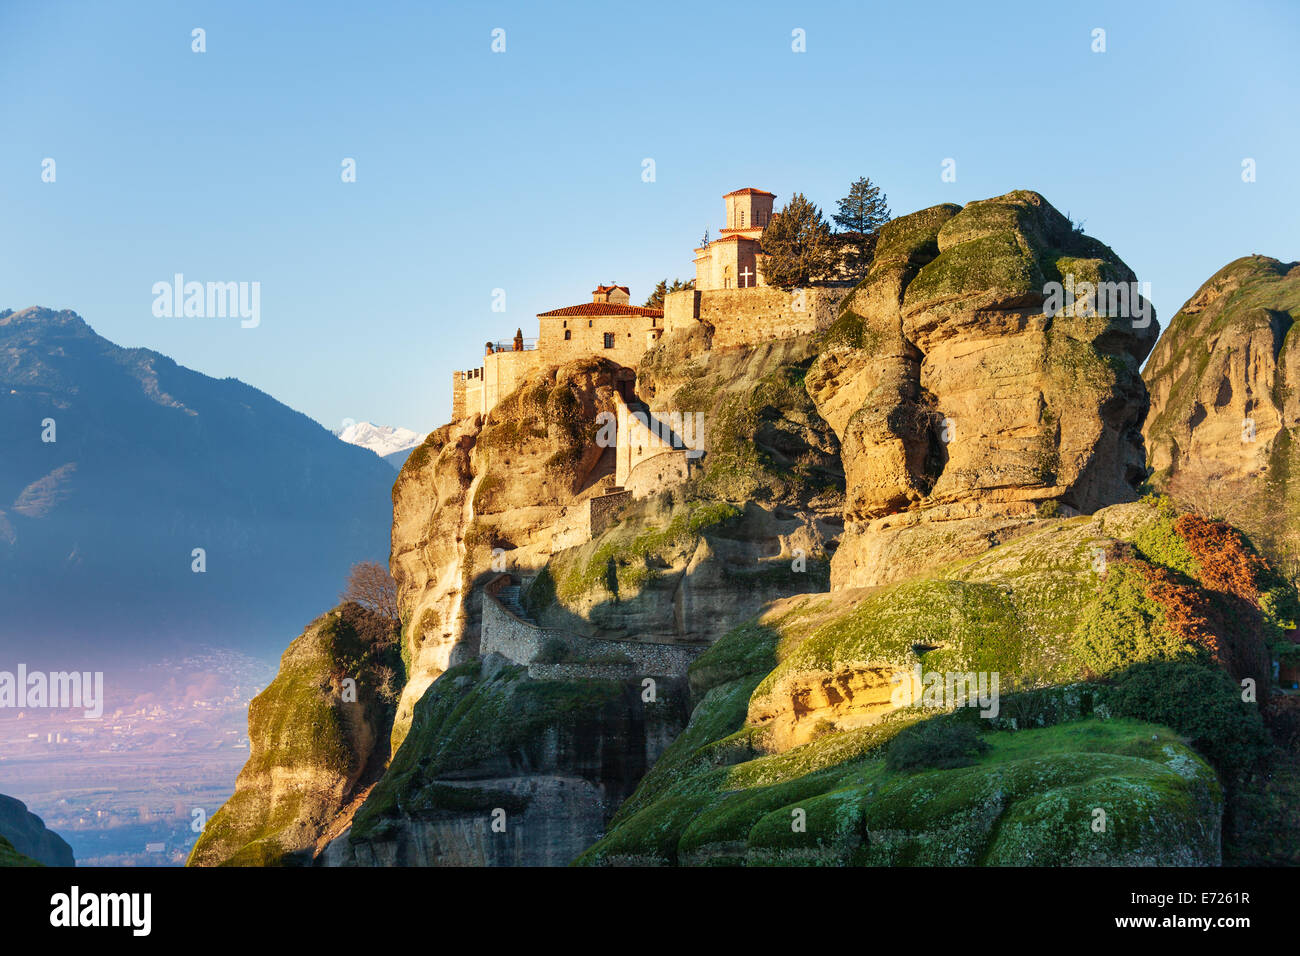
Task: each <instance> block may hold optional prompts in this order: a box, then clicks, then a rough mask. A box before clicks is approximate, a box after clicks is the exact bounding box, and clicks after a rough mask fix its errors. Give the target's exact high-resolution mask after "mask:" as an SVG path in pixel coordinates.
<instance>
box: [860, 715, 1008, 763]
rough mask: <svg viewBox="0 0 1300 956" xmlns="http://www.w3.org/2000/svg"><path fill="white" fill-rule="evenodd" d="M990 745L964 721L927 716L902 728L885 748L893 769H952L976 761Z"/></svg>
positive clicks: (886, 757)
mask: <svg viewBox="0 0 1300 956" xmlns="http://www.w3.org/2000/svg"><path fill="white" fill-rule="evenodd" d="M988 749H989V745H988V744H987V743H985V742H984V740H983V738H981V737H980V733H979V731H978V730H976V729H975V727H974V726H972V725H971V724H969V723H967V722H964V721H956V720H944V719H942V718H939V719H934V720H923V721H921V722H920V723H918V724H913V725H912V726H910V727H908V728H906V729H905V730H902V731H900V732H899V734H898V736H897V737H895V738H894V739H893V740H891V741H890V742H889V747H888V749H887V750H886V751H885V766H887V767H888V768H889V769H890V770H930V769H938V770H951V769H953V768H955V767H966V766H969V765H970V764H973V763H974V762H975V760H976V758H977V757H979V755H980V754H982V753H984V752H985V751H986V750H988Z"/></svg>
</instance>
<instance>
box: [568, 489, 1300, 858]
mask: <svg viewBox="0 0 1300 956" xmlns="http://www.w3.org/2000/svg"><path fill="white" fill-rule="evenodd" d="M1214 534H1224V535H1226V534H1228V532H1227V531H1222V530H1221V529H1216V530H1215V531H1214ZM1204 535H1205V529H1204V528H1201V527H1200V526H1199V525H1197V524H1196V522H1195V521H1180V519H1179V518H1178V517H1176V516H1174V514H1173V513H1172V511H1171V509H1170V508H1169V506H1168V505H1167V504H1166V505H1164V506H1160V505H1159V504H1158V503H1156V502H1152V503H1147V504H1142V503H1138V504H1131V505H1122V506H1115V507H1112V508H1107V509H1104V510H1102V511H1101V512H1098V513H1097V514H1096V515H1095V516H1093V517H1092V518H1074V519H1068V520H1059V519H1057V520H1048V521H1041V522H1039V523H1038V527H1036V528H1035V529H1034V530H1032V531H1030V532H1029V533H1027V534H1025V535H1024V536H1023V537H1021V538H1018V539H1016V540H1014V541H1011V542H1008V543H1006V544H1004V545H1001V546H999V547H997V548H994V549H993V550H991V551H989V552H988V553H987V554H985V555H983V556H980V557H978V558H975V559H971V560H967V561H961V562H957V563H954V564H952V565H949V566H947V567H944V568H939V569H935V570H933V571H931V572H929V573H927V574H925V575H922V576H920V577H918V578H916V579H913V580H909V581H906V582H901V583H900V584H898V585H894V586H890V587H887V588H882V589H878V590H876V591H873V592H870V593H867V594H864V595H860V596H858V599H857V600H854V599H853V598H852V597H850V596H845V595H839V596H836V595H830V596H827V597H824V598H815V597H814V598H806V599H802V600H799V601H795V600H792V601H790V602H785V604H784V605H783V606H782V607H781V608H778V609H774V610H773V611H771V612H769V613H768V614H767V615H766V616H764V617H762V618H760V619H758V620H756V621H754V622H751V623H749V624H747V625H744V626H742V627H739V628H736V629H735V630H733V631H732V632H731V633H729V634H728V635H727V636H726V637H724V638H723V639H722V640H720V641H719V642H718V643H717V644H715V645H714V646H713V647H711V648H710V649H709V650H708V651H707V652H706V653H705V654H703V655H702V656H701V657H700V658H699V659H698V660H697V661H696V663H695V664H694V665H693V667H692V671H691V676H692V689H693V691H694V694H695V697H696V700H697V705H696V707H695V710H694V712H693V714H692V717H691V723H690V725H689V726H688V727H687V729H686V731H685V732H684V733H683V734H682V736H681V737H680V738H679V739H678V741H677V742H676V743H675V744H674V745H673V747H671V748H670V749H669V750H668V751H667V752H666V753H665V755H664V757H663V758H661V760H660V761H659V762H658V763H657V764H656V765H655V767H654V768H652V770H651V771H650V772H649V773H648V774H647V776H646V778H645V780H644V781H643V782H642V784H641V786H640V788H638V790H637V792H636V793H635V794H634V795H633V796H632V797H631V798H630V799H629V800H628V801H627V802H626V803H625V804H624V806H623V807H622V808H621V810H620V811H619V813H618V815H617V816H616V818H615V820H614V823H613V826H612V827H611V830H610V833H609V834H608V835H607V837H606V838H605V839H604V840H602V841H601V842H600V843H599V844H597V845H596V846H594V847H593V848H592V849H591V850H589V851H588V852H587V853H586V854H584V856H583V857H582V859H581V862H584V863H614V862H643V863H709V862H733V863H734V862H745V863H750V864H767V863H782V862H785V863H811V862H834V863H849V864H893V865H897V864H918V865H920V864H976V863H982V864H1001V863H1017V862H1029V863H1034V864H1045V865H1062V864H1077V863H1087V862H1103V861H1104V862H1108V863H1117V862H1120V863H1135V864H1136V863H1207V862H1208V863H1212V862H1217V860H1218V859H1219V854H1220V848H1219V836H1218V826H1219V814H1220V812H1221V809H1222V805H1223V793H1222V790H1221V787H1220V783H1219V780H1218V779H1217V778H1216V775H1215V770H1217V771H1218V773H1219V774H1220V775H1222V776H1223V778H1224V780H1226V781H1228V782H1229V784H1230V785H1232V786H1236V785H1237V783H1238V782H1239V781H1240V780H1241V779H1243V777H1244V776H1245V775H1247V774H1249V773H1250V772H1251V771H1252V769H1253V768H1254V767H1256V766H1257V765H1258V763H1259V761H1260V759H1262V758H1263V757H1264V755H1265V754H1266V752H1267V750H1268V747H1269V743H1268V737H1267V735H1266V733H1265V731H1264V725H1263V722H1262V720H1261V717H1260V713H1259V711H1260V707H1259V706H1258V705H1257V704H1255V703H1253V702H1245V701H1243V699H1242V696H1243V695H1242V694H1241V687H1240V686H1239V685H1238V684H1237V683H1236V682H1235V681H1234V678H1235V677H1238V676H1241V675H1240V674H1233V676H1232V677H1229V670H1231V669H1232V668H1233V666H1234V663H1235V662H1236V658H1232V659H1228V658H1223V657H1218V658H1216V657H1215V655H1213V654H1212V653H1209V652H1208V651H1206V650H1205V649H1204V648H1201V647H1198V646H1196V645H1195V644H1194V643H1191V642H1187V641H1184V640H1180V634H1182V633H1183V632H1182V631H1181V630H1180V628H1181V627H1182V626H1183V625H1182V621H1181V619H1180V618H1178V617H1177V616H1176V615H1175V614H1173V613H1172V611H1171V609H1169V608H1168V607H1166V606H1165V605H1164V604H1162V603H1161V601H1160V600H1158V599H1153V598H1151V597H1149V596H1148V593H1147V589H1146V588H1145V587H1144V586H1143V584H1142V579H1141V577H1140V574H1139V571H1138V570H1137V569H1143V570H1151V571H1167V572H1170V573H1173V571H1174V567H1178V568H1180V570H1179V571H1178V572H1177V573H1179V574H1181V575H1184V578H1183V579H1181V580H1183V581H1185V586H1187V587H1188V588H1190V589H1191V591H1192V592H1193V593H1196V594H1198V595H1203V596H1205V598H1206V600H1207V601H1209V602H1213V601H1231V600H1232V599H1234V598H1235V597H1236V595H1237V594H1238V593H1242V594H1244V593H1250V592H1251V591H1253V590H1257V589H1259V588H1260V585H1261V584H1262V583H1266V582H1267V581H1268V580H1269V577H1268V574H1267V570H1266V567H1265V566H1264V565H1262V564H1261V563H1259V562H1258V559H1257V556H1255V555H1253V553H1252V552H1250V551H1249V550H1248V549H1247V548H1246V547H1243V548H1242V549H1241V550H1240V551H1236V552H1232V553H1230V554H1227V555H1221V557H1222V560H1221V561H1220V563H1219V564H1217V565H1215V566H1213V567H1210V566H1209V565H1208V563H1205V562H1202V561H1201V560H1197V562H1196V563H1195V564H1192V563H1190V562H1189V561H1188V558H1190V557H1194V556H1195V554H1196V552H1197V550H1198V549H1200V548H1201V543H1200V542H1201V539H1202V538H1203V537H1204ZM1189 542H1190V543H1189ZM1139 543H1145V545H1146V547H1147V549H1148V551H1147V552H1142V551H1140V550H1139V548H1138V544H1139ZM1099 555H1100V556H1102V557H1099ZM1106 555H1111V556H1112V558H1111V559H1105V557H1104V556H1106ZM1121 555H1123V557H1120V556H1121ZM1202 557H1203V558H1204V557H1207V555H1204V554H1203V555H1202ZM1161 561H1170V562H1171V564H1172V565H1173V566H1174V567H1171V566H1170V565H1166V564H1163V563H1160V562H1161ZM1216 587H1226V589H1225V590H1222V591H1220V590H1216ZM1234 589H1235V590H1234ZM1291 597H1292V598H1294V595H1293V594H1292V595H1291ZM1255 620H1256V626H1254V629H1253V630H1249V628H1241V629H1240V633H1239V634H1238V635H1237V638H1239V639H1242V640H1245V639H1246V638H1247V637H1249V638H1250V639H1251V640H1253V645H1252V646H1253V647H1255V648H1256V649H1258V648H1259V647H1262V645H1263V641H1264V638H1265V632H1266V630H1267V627H1266V625H1265V623H1264V618H1263V616H1262V615H1257V617H1256V619H1255ZM1135 621H1140V622H1141V630H1142V632H1143V633H1144V634H1145V635H1146V636H1147V643H1145V644H1141V645H1135V644H1134V641H1133V637H1132V631H1133V629H1134V622H1135ZM1211 625H1213V626H1218V627H1220V628H1221V629H1222V628H1225V627H1227V626H1228V622H1227V621H1226V619H1224V618H1214V619H1212V620H1208V621H1207V622H1206V623H1205V626H1211ZM1248 631H1249V633H1247V632H1248ZM1215 636H1216V637H1218V638H1220V639H1222V640H1225V641H1226V640H1228V634H1227V633H1226V632H1224V633H1219V634H1216V635H1215ZM1098 648H1105V649H1106V654H1107V655H1108V657H1107V659H1108V660H1110V659H1111V658H1113V660H1114V663H1115V666H1114V667H1113V668H1109V669H1108V673H1109V677H1103V675H1102V674H1101V673H1099V672H1098V670H1097V669H1096V668H1094V667H1093V666H1092V665H1093V663H1094V662H1095V659H1096V658H1095V655H1096V652H1097V649H1098ZM1248 659H1249V658H1248ZM918 666H919V667H920V668H922V669H923V670H924V671H925V672H926V673H930V672H947V671H954V672H979V671H986V672H996V673H998V674H999V675H1000V678H1001V681H1002V688H1001V689H1002V705H1001V706H1002V710H1001V713H1000V714H998V715H993V716H991V718H990V719H987V720H982V719H980V718H979V717H978V716H977V714H978V711H977V710H974V709H971V708H958V709H956V710H955V711H952V712H946V711H944V710H940V711H934V710H929V709H923V708H918V707H903V708H901V709H896V710H892V711H891V712H888V713H885V714H884V715H883V717H882V718H880V719H876V720H872V721H870V722H868V723H865V724H863V723H862V722H861V721H860V720H858V719H857V717H858V716H859V714H860V713H863V712H865V711H859V712H855V711H854V704H855V701H854V700H853V699H852V698H853V696H854V694H856V695H858V698H859V700H858V701H856V703H857V704H859V705H860V706H861V707H862V708H865V707H867V706H868V704H874V703H875V700H872V701H868V699H867V698H868V697H869V695H870V691H871V690H872V688H871V687H870V686H864V685H863V684H862V683H856V684H855V683H854V682H853V680H852V679H851V677H852V676H853V675H854V674H856V673H861V672H862V671H863V669H865V668H879V669H881V672H882V673H892V674H894V675H895V677H896V678H897V677H898V676H901V675H906V674H908V673H910V672H911V671H912V669H913V668H915V667H918ZM882 679H883V680H884V684H883V687H884V692H885V694H886V697H887V696H888V694H889V693H890V692H891V691H892V688H893V687H895V686H897V684H898V681H897V680H896V679H895V680H893V681H891V680H889V679H888V678H882ZM810 682H811V683H810ZM827 682H829V683H830V684H833V685H834V686H835V687H837V688H838V693H837V694H835V695H832V696H831V697H830V698H825V699H822V698H819V697H817V695H816V694H815V693H813V694H812V695H811V696H810V695H809V694H808V689H809V688H811V689H813V690H814V691H815V689H816V687H817V686H825V685H826V684H827ZM878 686H879V685H878ZM846 693H847V694H848V696H849V697H850V700H849V701H848V704H847V705H846V703H845V701H844V700H843V697H844V695H845V694H846ZM789 695H794V696H789ZM836 698H839V699H838V700H836ZM819 700H823V703H822V705H820V706H818V701H819ZM791 715H794V716H793V719H794V722H795V724H796V725H799V724H802V725H803V727H804V728H805V733H802V734H800V733H792V732H791V731H790V730H789V729H788V728H785V729H784V730H782V727H781V725H782V722H783V721H786V722H788V721H789V720H790V719H791ZM918 722H920V723H919V724H918ZM1154 724H1163V725H1165V727H1157V726H1153V725H1154ZM929 725H933V732H931V729H930V726H929ZM945 725H946V726H948V727H949V729H948V730H944V729H943V728H944V727H945ZM957 725H962V726H961V728H960V729H958V726H957ZM922 726H924V727H925V728H926V733H925V734H924V735H921V736H920V737H916V736H915V735H916V734H918V733H919V731H920V728H921V727H922ZM1166 727H1169V728H1173V733H1171V732H1170V730H1168V729H1165V728H1166ZM972 734H973V735H974V736H973V737H972ZM927 737H928V738H931V739H928V740H927V739H926V738H927ZM1180 737H1181V738H1182V739H1181V740H1180V739H1179V738H1180ZM918 740H919V743H918V742H916V741H918ZM904 741H906V742H907V744H906V746H907V747H908V748H910V750H911V753H912V756H911V757H909V758H907V759H901V758H899V757H898V750H899V748H902V747H903V746H904V744H903V742H904ZM791 742H793V743H794V745H793V746H791ZM1188 743H1190V745H1191V748H1194V749H1189V747H1188ZM891 751H892V752H893V753H894V758H893V759H891V758H890V756H889V755H890V754H891ZM1198 751H1199V752H1198ZM918 754H919V756H918ZM954 754H957V755H959V756H960V759H954V756H953V755H954ZM1097 808H1101V809H1103V810H1104V811H1105V813H1106V820H1107V821H1108V823H1107V828H1106V830H1105V831H1102V832H1099V831H1097V830H1095V829H1094V828H1093V822H1094V812H1095V810H1096V809H1097ZM796 811H801V814H796ZM796 818H797V819H799V820H801V821H802V828H800V827H793V828H792V825H791V824H792V820H795V819H796Z"/></svg>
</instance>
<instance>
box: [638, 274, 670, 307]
mask: <svg viewBox="0 0 1300 956" xmlns="http://www.w3.org/2000/svg"><path fill="white" fill-rule="evenodd" d="M667 294H668V280H667V279H660V280H659V282H658V283H657V284H656V285H655V290H654V291H653V292H651V293H650V298H648V299H646V300H645V304H644V305H642V308H644V309H662V308H663V307H664V296H666V295H667Z"/></svg>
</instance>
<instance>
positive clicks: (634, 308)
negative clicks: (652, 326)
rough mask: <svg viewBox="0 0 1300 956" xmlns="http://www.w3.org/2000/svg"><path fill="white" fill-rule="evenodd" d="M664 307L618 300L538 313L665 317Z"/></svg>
mask: <svg viewBox="0 0 1300 956" xmlns="http://www.w3.org/2000/svg"><path fill="white" fill-rule="evenodd" d="M663 314H664V310H663V309H646V308H643V307H642V306H639V305H620V304H619V303H617V302H584V303H582V305H570V306H565V307H564V308H563V309H552V310H551V311H550V312H539V313H537V317H538V318H543V317H544V316H550V315H640V316H644V317H645V318H651V317H653V318H656V319H660V318H663Z"/></svg>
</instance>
